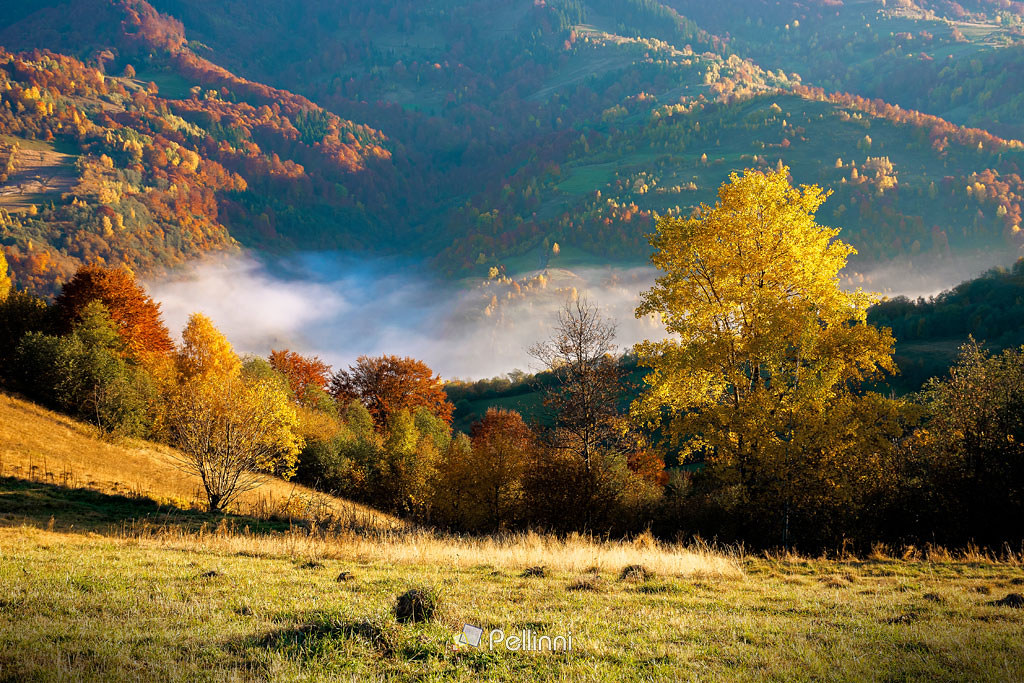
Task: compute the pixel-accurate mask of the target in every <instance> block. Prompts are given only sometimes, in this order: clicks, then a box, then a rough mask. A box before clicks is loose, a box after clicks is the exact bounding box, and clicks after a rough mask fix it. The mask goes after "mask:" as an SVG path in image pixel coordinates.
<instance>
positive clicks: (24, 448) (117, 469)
mask: <svg viewBox="0 0 1024 683" xmlns="http://www.w3.org/2000/svg"><path fill="white" fill-rule="evenodd" d="M175 456H176V452H175V451H174V449H172V448H169V447H167V446H163V445H160V444H155V443H151V442H147V441H141V440H136V439H124V440H120V441H117V442H110V441H105V440H102V439H100V438H98V432H97V430H95V429H94V428H92V427H90V426H89V425H86V424H83V423H81V422H77V421H75V420H73V419H71V418H69V417H66V416H64V415H60V414H58V413H55V412H53V411H50V410H46V409H45V408H42V407H40V406H38V405H35V404H34V403H30V402H28V401H24V400H21V399H19V398H15V397H13V396H10V395H7V394H3V393H0V476H11V477H18V478H21V479H32V480H34V481H42V482H47V483H51V484H56V485H59V486H66V487H70V488H89V489H92V490H95V491H99V492H101V493H118V494H128V495H135V496H146V497H149V498H152V499H153V500H155V501H157V502H159V503H166V504H170V505H174V506H177V507H181V508H185V509H189V508H193V507H202V505H203V503H204V501H205V497H204V495H203V493H202V486H201V484H200V481H199V477H198V476H196V475H195V474H192V473H189V472H185V471H183V470H182V469H181V468H180V467H179V466H178V465H177V463H176V459H175ZM234 511H235V512H238V513H240V514H247V515H253V516H257V517H268V516H284V517H288V516H292V517H296V518H327V517H332V518H335V519H343V520H348V521H352V522H358V524H359V525H360V526H364V527H372V528H381V529H400V528H406V527H407V526H408V524H407V523H405V522H404V521H402V520H400V519H398V518H396V517H392V516H391V515H386V514H384V513H382V512H379V511H377V510H374V509H372V508H369V507H367V506H364V505H359V504H357V503H353V502H351V501H347V500H344V499H341V498H336V497H333V496H329V495H326V494H324V493H320V492H318V491H314V490H312V489H309V488H307V487H305V486H301V485H299V484H296V483H293V482H287V481H284V480H283V479H278V478H276V477H271V476H267V477H264V478H263V483H262V485H261V486H260V487H259V488H257V489H254V490H252V491H248V492H246V493H244V494H242V495H241V496H240V497H239V499H238V502H237V504H236V505H235V510H234Z"/></svg>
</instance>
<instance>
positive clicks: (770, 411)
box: [632, 168, 895, 544]
mask: <svg viewBox="0 0 1024 683" xmlns="http://www.w3.org/2000/svg"><path fill="white" fill-rule="evenodd" d="M788 171H789V169H787V168H782V169H779V170H777V171H773V172H761V171H755V170H748V171H745V172H744V174H743V175H742V176H741V175H738V174H736V173H733V174H732V175H731V176H730V179H729V182H728V183H726V184H724V185H723V186H722V187H721V188H720V190H719V193H718V197H719V200H718V202H717V203H716V205H715V206H713V207H712V206H707V205H702V206H701V207H700V209H699V211H698V212H697V213H696V214H695V215H694V217H692V218H688V219H683V218H673V217H668V216H666V217H663V218H661V219H660V220H659V221H658V225H657V232H656V233H655V234H654V235H653V236H652V238H651V244H652V246H653V247H654V248H655V250H656V252H655V254H654V256H653V257H652V261H653V263H654V265H655V266H656V267H657V268H658V269H659V270H660V271H661V272H662V275H661V276H660V277H659V278H658V279H657V281H656V283H655V284H654V286H653V287H652V288H651V289H650V290H648V291H647V292H645V293H644V294H643V295H642V303H641V305H640V307H639V308H638V309H637V312H636V313H637V316H638V317H639V316H646V315H651V314H657V315H659V316H660V317H661V320H662V321H663V322H664V325H665V329H666V331H667V332H668V333H669V337H668V338H667V339H665V340H664V341H658V342H650V341H647V342H643V343H641V344H639V345H637V348H636V352H637V355H638V357H639V359H640V362H641V364H642V365H644V366H646V367H649V368H651V372H650V373H649V374H648V375H647V377H646V378H645V382H646V384H647V385H648V386H647V390H646V392H645V393H644V394H643V395H642V396H641V397H640V398H639V399H638V400H637V401H636V402H635V403H634V405H633V408H632V410H633V414H634V416H635V417H636V418H638V419H639V420H641V421H643V422H645V423H647V424H649V425H652V426H662V427H664V429H665V433H666V434H667V436H668V438H669V439H670V440H671V442H672V443H673V444H674V445H675V446H676V447H678V448H680V449H681V452H682V453H683V454H684V455H685V456H688V457H690V458H691V459H693V460H703V461H704V462H706V463H707V465H708V469H709V472H710V474H711V475H712V476H713V477H715V478H716V479H717V480H718V482H719V484H720V485H723V486H726V487H733V493H734V494H735V495H734V496H733V498H734V499H736V500H739V501H741V504H743V505H747V506H748V512H749V513H750V514H749V515H748V517H749V518H750V519H751V520H754V519H758V520H759V521H758V523H759V524H762V525H763V524H764V523H765V520H764V518H763V513H764V512H765V511H766V508H767V509H771V510H776V511H778V512H779V515H778V516H777V519H778V520H779V526H780V527H781V528H779V529H778V531H779V532H781V536H782V540H783V543H784V544H786V543H788V541H789V538H790V530H789V521H790V514H791V512H792V511H793V509H794V506H797V505H798V504H801V505H803V504H805V506H804V507H802V508H801V509H803V510H805V511H806V510H814V509H816V507H815V506H817V505H818V504H819V503H821V501H822V500H823V498H822V497H823V496H826V495H827V496H829V497H830V498H829V500H837V499H842V498H843V497H844V496H846V497H848V496H858V495H864V494H865V491H863V490H857V491H854V490H851V489H852V488H855V487H862V488H864V487H866V486H867V485H868V482H866V481H865V478H864V477H865V475H866V472H865V470H864V468H863V467H861V465H862V464H864V463H866V462H868V460H869V459H868V458H865V453H864V450H867V451H877V447H879V444H877V443H870V435H873V434H875V433H876V432H874V431H871V430H872V429H873V427H874V425H877V424H890V423H891V420H889V421H887V420H888V418H887V417H886V416H887V415H888V414H889V412H890V409H891V408H892V405H891V404H887V403H886V402H885V401H882V400H880V397H877V396H874V397H871V398H870V400H866V398H862V397H859V396H857V395H855V394H854V393H853V392H852V388H853V387H855V386H856V385H857V384H859V383H861V382H863V381H864V380H867V379H870V378H873V377H876V376H877V375H878V374H879V373H881V372H882V371H894V369H895V367H894V365H893V362H892V347H893V338H892V335H891V334H890V332H889V330H888V329H877V328H875V327H873V326H871V325H868V324H867V322H866V312H867V308H868V306H869V305H870V304H871V303H872V302H873V301H874V297H873V296H872V295H870V294H868V293H865V292H862V291H861V290H859V289H858V290H856V291H844V290H843V289H841V288H840V287H839V282H838V274H839V271H840V270H841V269H842V268H843V267H844V266H845V264H846V259H847V257H848V256H849V255H850V254H852V253H854V249H853V247H851V246H849V245H847V244H845V243H843V242H842V241H840V240H838V239H836V236H837V234H838V232H839V231H838V230H837V229H834V228H828V227H825V226H821V225H818V224H817V223H816V222H815V211H816V210H817V209H818V207H819V206H821V204H822V203H823V202H824V201H825V199H826V198H827V196H828V193H826V192H824V191H822V189H821V188H820V187H818V186H816V185H803V186H800V187H799V188H796V187H793V186H792V185H791V184H790V182H789V179H788ZM861 408H863V410H861ZM835 415H844V416H846V417H847V418H849V419H850V420H854V421H856V420H862V421H866V424H863V423H862V425H861V426H863V427H864V429H861V430H853V431H854V432H855V433H850V430H848V429H846V428H845V426H842V427H843V428H842V429H840V427H841V425H838V424H836V421H835V420H833V419H831V417H832V416H835ZM890 416H891V415H890ZM851 424H852V423H851ZM858 439H859V440H861V442H860V443H854V442H855V441H857V440H858ZM838 491H841V492H840V493H837V492H838ZM761 530H762V531H765V528H764V526H762V529H761Z"/></svg>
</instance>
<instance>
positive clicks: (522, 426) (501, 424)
mask: <svg viewBox="0 0 1024 683" xmlns="http://www.w3.org/2000/svg"><path fill="white" fill-rule="evenodd" d="M471 438H472V443H473V454H472V455H473V461H474V464H475V467H474V470H475V473H476V479H477V481H476V483H477V487H476V494H477V496H478V497H479V502H480V503H481V504H482V506H483V508H484V509H485V510H486V515H487V523H488V524H489V526H490V527H491V528H494V529H500V528H501V527H502V526H503V525H505V524H507V523H508V522H510V521H513V518H514V517H515V515H516V512H517V510H518V507H519V503H520V499H521V498H522V476H523V470H524V468H525V467H526V463H527V458H528V457H529V454H530V453H531V452H532V449H533V447H534V435H533V432H532V431H531V430H530V427H529V426H528V425H527V424H526V422H524V421H523V416H522V415H520V414H519V413H517V412H516V411H514V410H503V409H501V408H493V407H492V408H488V409H487V414H486V415H484V418H483V419H482V420H481V421H480V422H477V423H476V424H475V425H473V430H472V436H471Z"/></svg>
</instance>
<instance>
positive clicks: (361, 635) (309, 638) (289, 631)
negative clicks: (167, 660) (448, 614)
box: [229, 615, 399, 660]
mask: <svg viewBox="0 0 1024 683" xmlns="http://www.w3.org/2000/svg"><path fill="white" fill-rule="evenodd" d="M353 638H354V639H358V640H360V641H363V642H364V643H366V644H367V645H369V646H370V647H371V648H373V649H374V650H376V651H377V652H378V653H379V654H380V655H381V656H383V657H392V656H394V655H395V654H396V651H397V648H398V644H399V634H398V633H397V629H396V626H395V625H394V624H391V623H388V622H387V621H386V620H383V619H379V620H377V619H360V620H357V621H348V620H344V619H339V618H336V617H331V616H326V615H315V616H313V617H312V619H311V621H310V622H309V623H305V624H302V625H301V626H293V627H286V628H279V629H275V630H273V631H270V632H269V633H266V634H263V635H259V636H248V637H245V638H241V639H239V640H236V641H234V642H232V643H231V644H230V645H229V647H230V649H232V650H234V651H235V652H238V653H240V654H242V653H245V652H246V651H251V650H254V649H255V650H272V651H275V652H280V653H282V654H285V655H287V656H288V657H289V658H295V659H301V660H309V659H314V658H316V657H319V656H321V655H324V654H326V653H328V652H329V651H330V650H332V649H334V648H335V647H336V645H337V643H338V641H341V640H349V639H353Z"/></svg>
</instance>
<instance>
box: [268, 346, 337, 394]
mask: <svg viewBox="0 0 1024 683" xmlns="http://www.w3.org/2000/svg"><path fill="white" fill-rule="evenodd" d="M270 367H272V368H274V369H275V370H277V371H278V372H280V373H281V374H282V375H284V376H285V377H286V378H287V379H288V387H289V388H290V389H291V390H292V393H293V394H295V398H297V399H299V400H300V401H301V400H303V398H304V397H305V396H306V391H307V390H308V389H309V388H310V387H315V388H317V389H326V388H327V382H328V377H329V376H330V372H331V366H330V365H328V364H327V363H324V362H323V361H322V360H320V359H319V358H318V357H316V356H313V357H312V358H307V357H306V356H302V355H300V354H298V353H295V352H294V351H289V350H288V349H282V350H280V351H274V350H272V351H271V352H270Z"/></svg>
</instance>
